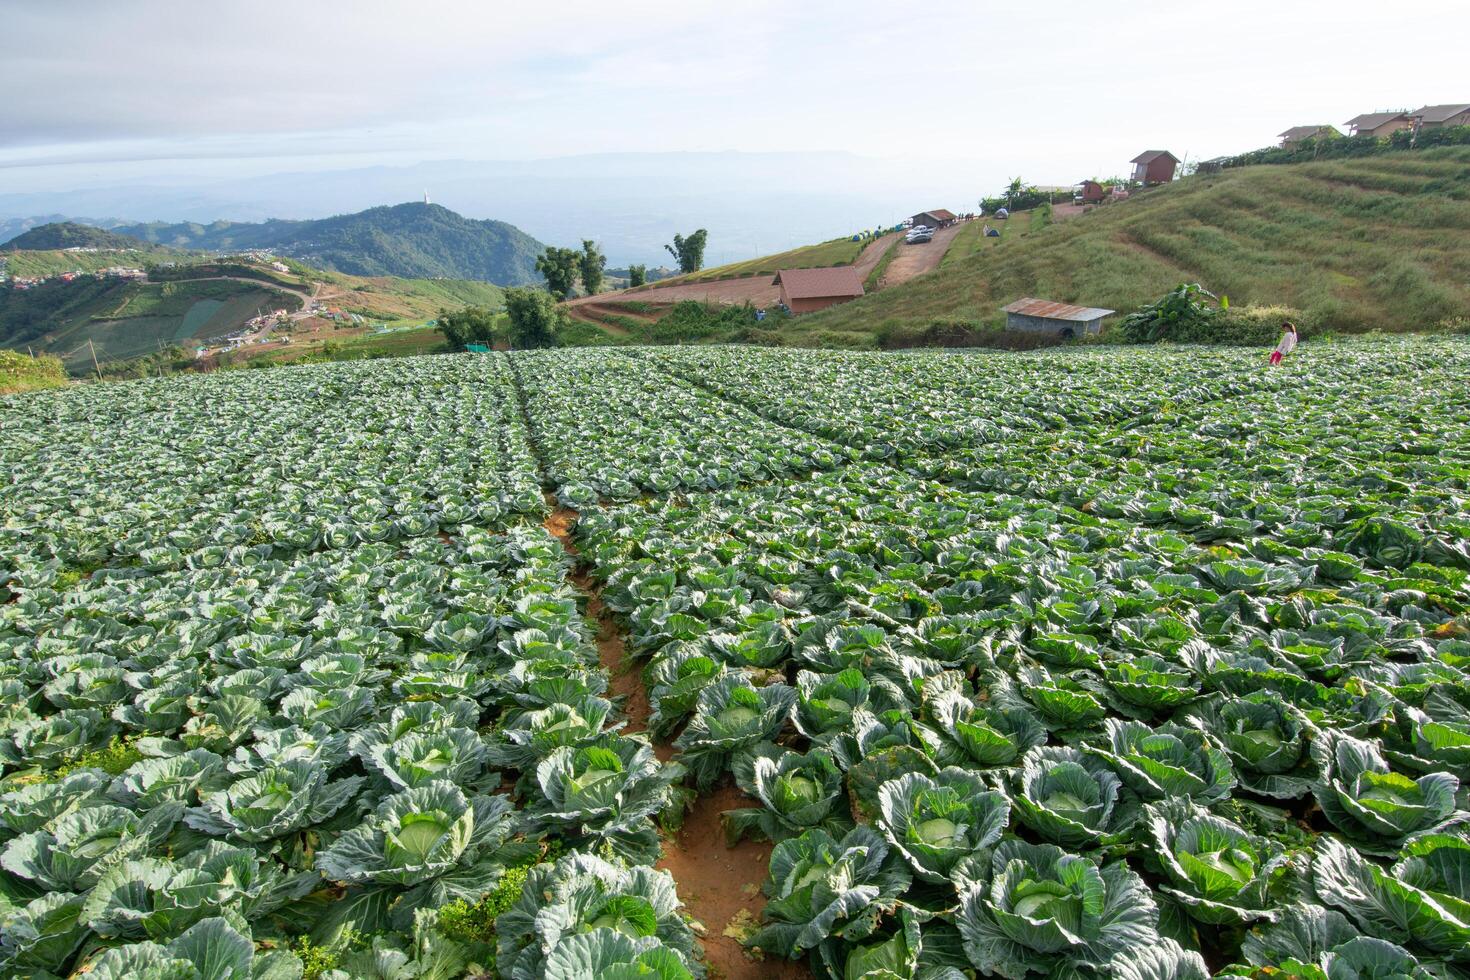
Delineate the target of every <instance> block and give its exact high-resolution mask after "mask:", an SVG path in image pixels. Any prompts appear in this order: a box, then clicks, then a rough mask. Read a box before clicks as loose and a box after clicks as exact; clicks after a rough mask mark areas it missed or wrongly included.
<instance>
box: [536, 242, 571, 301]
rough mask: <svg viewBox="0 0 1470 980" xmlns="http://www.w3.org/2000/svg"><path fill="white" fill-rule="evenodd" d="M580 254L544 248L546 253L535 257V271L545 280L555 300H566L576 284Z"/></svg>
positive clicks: (550, 246) (551, 247) (561, 249)
mask: <svg viewBox="0 0 1470 980" xmlns="http://www.w3.org/2000/svg"><path fill="white" fill-rule="evenodd" d="M581 257H582V253H581V252H578V251H577V250H576V249H574V248H558V247H557V246H555V245H548V246H546V251H544V252H542V253H541V254H540V255H539V256H537V257H536V271H537V272H539V273H541V275H542V276H544V277H545V278H546V288H547V289H549V290H550V291H551V295H553V296H555V297H556V298H557V299H566V298H567V296H568V295H570V294H571V292H572V287H573V286H574V285H576V282H577V267H578V266H579V265H580V264H581Z"/></svg>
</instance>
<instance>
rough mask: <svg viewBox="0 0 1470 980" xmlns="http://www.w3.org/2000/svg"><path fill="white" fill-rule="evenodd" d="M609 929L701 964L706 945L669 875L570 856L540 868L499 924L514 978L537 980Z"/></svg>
mask: <svg viewBox="0 0 1470 980" xmlns="http://www.w3.org/2000/svg"><path fill="white" fill-rule="evenodd" d="M604 931H611V932H613V933H616V934H618V935H619V936H622V937H624V938H627V939H631V940H635V941H639V942H642V941H644V940H651V941H653V942H654V943H657V944H658V945H661V946H663V947H666V948H668V949H670V950H673V951H674V952H676V953H677V954H678V955H679V956H680V958H681V960H683V961H684V962H685V963H686V965H688V964H694V963H697V962H698V955H697V950H698V944H697V943H696V942H695V939H694V933H693V932H692V931H691V930H690V928H689V926H688V924H687V923H686V922H685V920H684V917H683V916H682V915H681V914H680V904H679V896H678V894H677V893H676V891H675V887H674V879H673V877H672V876H671V875H670V874H669V873H668V872H667V871H655V870H654V869H653V868H649V867H625V866H623V865H621V864H614V863H612V862H609V861H605V860H603V859H602V858H599V857H596V856H594V855H591V854H568V855H566V856H564V857H562V858H560V859H559V860H557V861H556V862H555V863H554V864H538V865H535V866H534V867H532V868H531V869H530V871H529V872H528V874H527V876H526V883H525V885H524V886H523V887H522V889H521V894H520V896H519V897H518V898H517V899H516V901H515V903H514V904H513V905H512V906H511V907H510V908H509V909H507V910H506V911H505V912H503V913H501V915H500V917H499V918H497V919H496V920H495V933H496V936H497V950H496V964H497V966H498V967H499V968H500V971H501V974H502V975H503V976H506V977H510V978H512V980H537V978H540V977H542V976H543V975H545V976H549V975H550V972H549V966H548V957H551V956H553V955H555V952H556V950H558V949H560V948H561V947H563V946H565V945H566V944H567V943H568V942H569V941H571V940H572V939H573V938H574V937H577V936H585V935H593V934H596V933H599V932H604ZM543 970H545V971H547V972H546V973H544V974H543V972H542V971H543ZM589 975H590V974H589ZM635 975H636V974H635Z"/></svg>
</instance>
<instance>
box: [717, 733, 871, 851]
mask: <svg viewBox="0 0 1470 980" xmlns="http://www.w3.org/2000/svg"><path fill="white" fill-rule="evenodd" d="M735 775H736V781H737V782H738V783H739V784H740V788H741V789H743V790H745V792H747V793H749V794H750V795H751V796H754V797H755V798H756V799H758V800H760V802H761V804H762V805H761V806H759V807H749V808H745V809H740V810H727V811H725V813H724V814H722V816H723V817H724V819H725V832H726V839H727V843H728V844H729V845H730V846H732V847H733V846H734V844H735V843H736V842H737V841H739V840H740V839H741V838H742V837H746V836H750V837H754V838H756V839H758V840H770V841H781V840H785V839H786V838H788V837H795V836H797V835H798V834H801V833H803V832H804V831H807V830H812V829H822V830H826V831H828V832H829V833H833V834H840V833H842V832H843V831H845V830H847V829H848V828H849V827H851V826H852V817H851V815H850V814H849V813H848V803H847V793H846V791H845V789H844V787H843V784H842V770H840V769H839V768H837V763H836V762H834V761H833V759H832V756H831V754H830V753H827V752H823V751H821V750H820V749H813V750H812V751H811V752H809V753H807V754H806V755H802V754H801V753H799V752H788V751H784V750H782V749H780V748H778V747H776V746H770V747H769V748H768V749H767V751H766V752H764V753H762V754H761V755H758V756H756V757H755V758H754V759H753V760H751V761H750V762H749V763H748V764H746V763H740V764H738V767H737V769H736V773H735Z"/></svg>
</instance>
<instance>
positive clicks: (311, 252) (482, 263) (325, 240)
mask: <svg viewBox="0 0 1470 980" xmlns="http://www.w3.org/2000/svg"><path fill="white" fill-rule="evenodd" d="M116 231H118V232H121V233H123V234H127V235H132V236H135V237H137V238H141V239H143V240H144V241H147V242H154V243H157V244H160V245H170V246H174V247H176V248H186V249H197V250H201V251H209V252H231V251H240V250H244V249H253V248H261V249H271V250H272V251H275V252H278V253H280V254H282V255H290V256H292V257H294V258H298V259H301V260H303V261H306V262H310V263H311V264H313V265H317V266H321V267H323V268H327V269H332V270H334V271H337V272H343V273H347V274H348V275H354V276H401V277H404V278H414V279H431V278H436V277H447V278H452V279H480V280H484V281H486V282H494V283H499V284H501V285H516V284H520V283H533V282H540V276H539V275H538V274H537V272H536V256H537V255H538V254H540V252H541V251H542V248H543V246H542V245H541V243H540V242H538V241H537V240H536V239H534V238H532V237H531V236H530V235H527V234H526V233H525V232H523V231H521V230H520V229H519V228H517V227H515V226H514V225H510V224H507V223H505V222H504V221H477V220H474V219H471V218H466V217H464V216H462V215H459V214H456V213H455V212H453V211H451V210H449V209H448V208H445V207H441V206H439V205H437V204H419V203H411V204H396V205H392V206H384V207H376V208H369V209H368V210H366V211H361V212H358V213H357V214H343V215H337V216H336V217H332V218H321V219H318V220H312V221H288V220H283V219H273V220H271V221H264V222H259V223H253V222H231V221H216V222H214V223H213V224H207V225H204V224H194V223H190V222H184V223H180V224H165V223H161V222H153V223H149V224H137V225H122V226H119V227H118V228H117V229H116Z"/></svg>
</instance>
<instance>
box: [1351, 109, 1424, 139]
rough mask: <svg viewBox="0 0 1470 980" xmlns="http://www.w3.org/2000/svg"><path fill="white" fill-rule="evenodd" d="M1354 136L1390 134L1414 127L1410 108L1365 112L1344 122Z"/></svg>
mask: <svg viewBox="0 0 1470 980" xmlns="http://www.w3.org/2000/svg"><path fill="white" fill-rule="evenodd" d="M1343 125H1344V126H1346V127H1347V128H1348V132H1349V133H1352V134H1353V135H1354V136H1380V137H1382V136H1388V135H1390V134H1392V133H1397V132H1398V131H1399V130H1401V129H1413V128H1414V121H1413V120H1412V119H1410V118H1409V112H1408V110H1407V109H1406V110H1404V111H1402V112H1365V113H1363V114H1362V115H1360V116H1354V117H1353V118H1351V119H1349V120H1348V121H1347V122H1345V123H1343Z"/></svg>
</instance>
